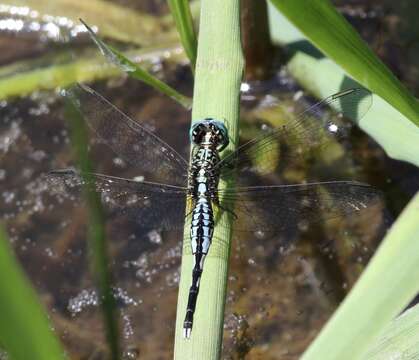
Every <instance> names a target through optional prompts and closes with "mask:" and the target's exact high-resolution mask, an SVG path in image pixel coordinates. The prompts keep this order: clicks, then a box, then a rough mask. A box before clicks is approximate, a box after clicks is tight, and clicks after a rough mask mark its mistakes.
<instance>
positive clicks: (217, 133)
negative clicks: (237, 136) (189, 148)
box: [189, 118, 229, 151]
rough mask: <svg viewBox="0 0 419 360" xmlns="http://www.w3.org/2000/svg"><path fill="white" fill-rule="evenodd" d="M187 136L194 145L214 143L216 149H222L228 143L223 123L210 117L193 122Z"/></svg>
mask: <svg viewBox="0 0 419 360" xmlns="http://www.w3.org/2000/svg"><path fill="white" fill-rule="evenodd" d="M189 137H190V139H191V142H192V143H194V144H195V145H215V146H216V148H217V150H218V151H221V150H223V149H224V148H225V147H226V146H227V145H228V143H229V140H228V131H227V128H226V126H225V125H224V123H223V122H221V121H219V120H215V119H211V118H207V119H204V120H202V121H199V122H196V123H195V124H193V125H192V127H191V130H190V132H189Z"/></svg>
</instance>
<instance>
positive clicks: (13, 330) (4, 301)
mask: <svg viewBox="0 0 419 360" xmlns="http://www.w3.org/2000/svg"><path fill="white" fill-rule="evenodd" d="M0 281H1V286H0V309H1V315H0V344H1V347H2V348H3V350H6V351H7V353H8V355H9V356H10V358H11V359H14V360H27V359H28V358H30V359H31V360H45V359H57V360H58V359H65V358H66V357H65V355H64V351H63V349H62V348H61V346H60V342H59V341H58V339H57V338H56V337H55V336H54V334H53V332H52V328H51V325H49V323H48V320H47V315H46V313H45V311H44V309H43V308H42V306H41V305H40V304H39V301H38V300H37V296H36V293H35V291H34V290H33V289H32V287H31V285H30V284H29V282H28V280H27V279H26V276H25V274H24V273H23V271H22V269H21V268H20V266H19V264H18V263H17V261H16V259H15V257H14V255H13V251H12V249H11V248H10V245H9V242H8V240H7V237H6V234H5V233H4V230H3V228H2V227H0ZM29 354H30V355H29ZM7 358H9V357H7Z"/></svg>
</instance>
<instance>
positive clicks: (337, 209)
mask: <svg viewBox="0 0 419 360" xmlns="http://www.w3.org/2000/svg"><path fill="white" fill-rule="evenodd" d="M218 196H219V198H220V202H221V208H222V209H224V210H228V211H230V212H233V213H234V214H235V216H236V220H235V224H234V230H235V231H237V230H238V231H251V232H261V233H269V234H278V233H280V232H281V231H284V230H286V229H288V228H291V227H296V226H298V225H299V224H306V225H310V224H313V223H315V222H318V221H321V220H324V221H327V220H329V219H333V218H343V217H345V216H347V215H350V214H354V213H361V212H362V211H364V210H367V208H368V207H370V206H371V205H372V204H374V203H376V202H377V201H379V200H380V192H379V191H378V190H376V189H375V188H373V187H371V186H369V185H367V184H363V183H358V182H348V181H334V182H320V183H310V184H303V185H278V186H256V187H247V188H235V189H232V190H220V191H219V192H218Z"/></svg>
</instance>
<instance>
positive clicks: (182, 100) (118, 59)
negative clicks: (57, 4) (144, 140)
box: [80, 19, 192, 109]
mask: <svg viewBox="0 0 419 360" xmlns="http://www.w3.org/2000/svg"><path fill="white" fill-rule="evenodd" d="M80 21H81V22H82V23H83V25H84V26H85V27H86V29H87V30H88V31H89V34H90V36H91V37H92V39H93V41H94V42H95V43H96V45H97V46H98V47H99V49H100V51H101V52H102V54H103V56H105V57H106V59H108V61H109V62H110V63H112V64H114V65H116V66H118V67H119V68H120V69H121V70H122V71H124V72H126V73H127V74H128V75H129V76H131V77H132V78H134V79H137V80H140V81H143V82H144V83H146V84H147V85H150V86H151V87H153V88H155V89H156V90H158V91H160V92H162V93H163V94H165V95H167V96H169V97H170V98H172V99H173V100H175V101H177V102H178V103H179V104H181V105H182V106H183V107H185V108H186V109H190V108H191V103H192V101H191V99H189V98H188V97H186V96H184V95H182V94H180V93H178V92H177V91H176V90H175V89H173V88H172V87H171V86H169V85H167V84H166V83H164V82H163V81H161V80H159V79H158V78H156V77H155V76H153V75H151V74H150V73H149V72H147V71H146V70H145V69H142V68H141V67H139V66H138V65H137V64H135V63H134V62H133V61H131V60H130V59H128V58H127V57H125V55H123V54H122V53H120V52H119V51H117V50H115V49H114V48H112V47H111V46H109V45H106V44H105V43H104V42H103V41H102V40H101V39H100V38H99V37H98V36H96V34H95V33H94V31H93V30H92V29H91V28H90V27H89V26H88V25H87V24H86V23H85V22H84V21H83V20H81V19H80Z"/></svg>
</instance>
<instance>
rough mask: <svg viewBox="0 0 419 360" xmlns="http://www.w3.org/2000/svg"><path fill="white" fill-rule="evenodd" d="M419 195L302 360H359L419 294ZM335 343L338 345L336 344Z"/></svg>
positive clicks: (404, 211)
mask: <svg viewBox="0 0 419 360" xmlns="http://www.w3.org/2000/svg"><path fill="white" fill-rule="evenodd" d="M418 219H419V193H417V194H416V195H415V197H414V198H413V199H412V200H411V202H410V203H409V204H408V206H407V207H406V208H405V209H404V210H403V212H402V214H401V215H400V217H399V218H398V219H397V221H396V222H395V223H394V225H393V226H392V228H391V229H390V231H389V232H388V233H387V235H386V237H385V238H384V240H383V242H382V243H381V245H380V247H379V248H378V250H377V252H376V253H375V255H374V256H373V258H372V259H371V261H370V263H369V264H368V266H367V268H366V269H365V271H364V272H363V274H362V275H361V277H360V279H359V280H358V282H357V283H356V284H355V286H354V288H353V289H352V290H351V291H350V293H349V295H348V296H347V297H346V298H345V300H344V302H343V303H342V304H341V306H340V307H339V308H338V310H337V311H336V312H335V313H334V314H333V316H332V318H331V319H330V320H329V322H328V323H327V324H326V326H325V327H324V328H323V329H322V331H321V333H320V335H319V336H318V337H317V338H316V339H315V341H314V342H313V343H312V344H311V345H310V347H309V349H308V350H307V351H306V352H305V353H304V355H303V357H302V358H301V359H302V360H318V359H322V360H329V359H330V360H335V359H342V360H343V359H348V360H349V359H350V360H355V359H359V358H360V357H361V356H362V355H363V354H364V353H365V352H366V351H367V349H368V347H369V346H370V344H372V342H373V341H375V340H376V338H377V337H378V335H379V334H380V333H381V332H382V331H383V329H384V328H385V326H386V325H387V324H388V323H389V322H390V321H391V320H392V319H393V318H394V317H395V316H396V315H397V314H398V313H400V311H402V310H403V309H404V308H405V307H406V305H407V304H408V303H409V302H410V301H411V300H412V299H413V298H414V296H415V295H416V294H417V292H418V290H419V284H418V282H417V281H414V280H412V274H416V273H417V269H418V267H419V241H418V236H419V222H418ZM331 344H333V345H331Z"/></svg>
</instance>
